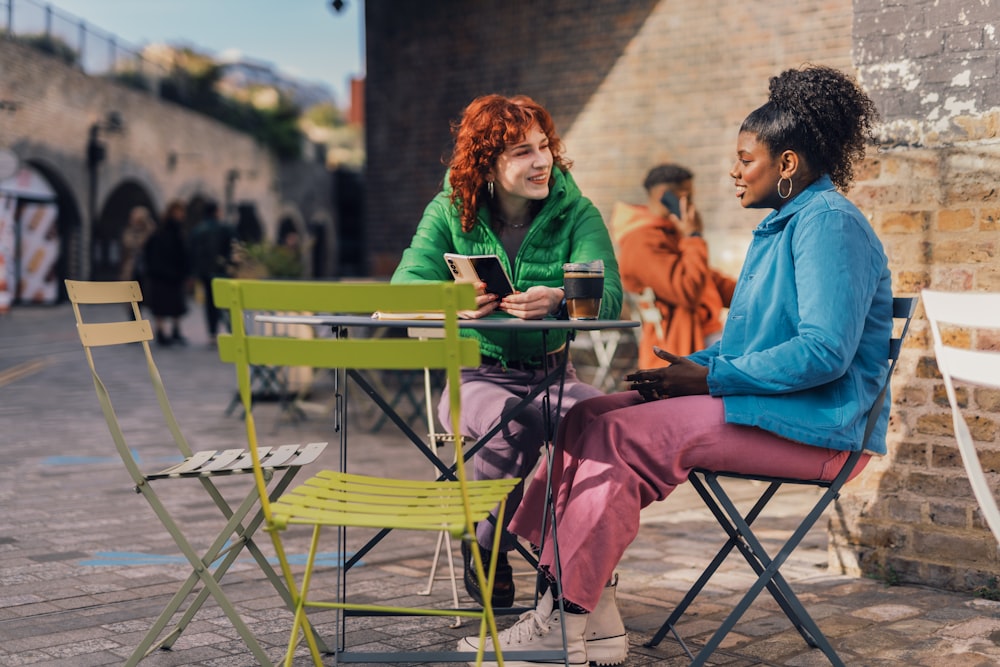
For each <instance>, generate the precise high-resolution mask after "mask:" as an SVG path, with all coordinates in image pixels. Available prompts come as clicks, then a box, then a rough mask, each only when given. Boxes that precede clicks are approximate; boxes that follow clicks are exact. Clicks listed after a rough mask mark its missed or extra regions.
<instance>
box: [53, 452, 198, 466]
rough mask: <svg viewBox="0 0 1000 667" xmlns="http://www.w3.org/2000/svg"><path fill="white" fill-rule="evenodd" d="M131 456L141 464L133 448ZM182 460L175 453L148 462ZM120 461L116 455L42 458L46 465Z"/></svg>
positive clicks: (162, 463) (104, 463) (98, 463)
mask: <svg viewBox="0 0 1000 667" xmlns="http://www.w3.org/2000/svg"><path fill="white" fill-rule="evenodd" d="M132 458H133V459H135V462H136V463H137V464H139V465H142V463H143V459H142V457H141V456H140V455H139V452H138V451H137V450H135V449H133V450H132ZM183 460H184V457H182V456H181V455H179V454H177V455H175V456H158V457H155V458H153V459H150V460H149V461H148V462H149V463H154V462H158V463H159V464H161V465H167V464H171V463H180V462H181V461H183ZM120 461H121V459H120V458H118V457H117V456H47V457H45V458H44V459H42V464H43V465H48V466H78V465H107V464H113V463H119V462H120Z"/></svg>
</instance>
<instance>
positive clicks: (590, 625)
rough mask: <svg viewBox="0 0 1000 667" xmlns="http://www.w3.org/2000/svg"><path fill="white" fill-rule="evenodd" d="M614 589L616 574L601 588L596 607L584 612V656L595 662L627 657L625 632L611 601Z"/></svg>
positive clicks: (618, 661) (616, 662) (616, 661)
mask: <svg viewBox="0 0 1000 667" xmlns="http://www.w3.org/2000/svg"><path fill="white" fill-rule="evenodd" d="M617 589H618V575H617V574H616V575H615V579H614V581H613V582H611V584H609V585H608V586H605V587H604V590H603V591H601V599H600V601H598V603H597V607H596V608H595V609H594V611H593V612H592V613H590V614H588V615H587V628H586V630H585V631H584V633H583V639H584V641H585V642H586V644H587V658H589V659H590V661H591V662H593V663H596V664H598V665H620V664H622V663H623V662H625V658H627V657H628V634H626V632H625V624H624V623H623V622H622V615H621V614H620V613H619V611H618V604H617V602H616V601H615V591H616V590H617Z"/></svg>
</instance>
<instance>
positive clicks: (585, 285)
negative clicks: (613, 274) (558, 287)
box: [563, 259, 604, 320]
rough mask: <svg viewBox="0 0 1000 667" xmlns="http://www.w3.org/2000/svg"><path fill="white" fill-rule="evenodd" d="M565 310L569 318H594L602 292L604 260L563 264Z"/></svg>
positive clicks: (597, 313)
mask: <svg viewBox="0 0 1000 667" xmlns="http://www.w3.org/2000/svg"><path fill="white" fill-rule="evenodd" d="M563 290H564V291H565V293H566V312H567V313H568V314H569V319H571V320H596V319H597V318H598V317H599V316H600V314H601V295H602V294H604V260H601V259H597V260H594V261H593V262H573V263H569V264H563Z"/></svg>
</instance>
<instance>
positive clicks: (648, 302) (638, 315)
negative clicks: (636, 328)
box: [625, 287, 667, 338]
mask: <svg viewBox="0 0 1000 667" xmlns="http://www.w3.org/2000/svg"><path fill="white" fill-rule="evenodd" d="M625 302H626V303H627V304H628V307H629V313H630V314H631V317H632V319H633V320H636V321H638V322H639V323H640V324H651V325H653V326H654V327H656V328H657V329H658V330H659V335H660V338H666V337H667V328H666V326H667V325H666V322H664V320H663V313H661V312H660V309H659V308H657V307H656V293H655V292H653V288H652V287H647V288H645V289H644V290H642V292H625ZM636 335H637V336H638V335H639V334H638V333H637V334H636Z"/></svg>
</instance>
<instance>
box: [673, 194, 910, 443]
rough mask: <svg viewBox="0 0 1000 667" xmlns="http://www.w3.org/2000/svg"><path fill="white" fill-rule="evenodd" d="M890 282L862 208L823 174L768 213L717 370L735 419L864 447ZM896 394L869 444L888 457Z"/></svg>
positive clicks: (884, 352)
mask: <svg viewBox="0 0 1000 667" xmlns="http://www.w3.org/2000/svg"><path fill="white" fill-rule="evenodd" d="M891 335H892V291H891V278H890V274H889V268H888V263H887V260H886V256H885V253H884V252H883V250H882V244H881V242H880V241H879V239H878V237H877V236H875V232H874V231H873V230H872V228H871V226H870V225H869V224H868V221H867V220H866V219H865V217H864V216H863V215H862V214H861V212H860V211H859V210H858V209H857V208H856V207H855V206H854V205H853V204H851V203H850V202H849V201H848V200H847V199H846V198H845V197H844V196H843V195H841V194H840V193H838V192H837V191H836V190H835V188H834V186H833V183H832V182H831V181H830V179H829V178H828V177H822V178H820V179H819V180H817V181H816V182H814V183H813V184H812V185H810V186H809V187H808V188H806V189H805V190H804V191H803V192H802V193H801V194H799V195H798V196H796V197H795V199H793V200H791V201H789V202H788V203H787V204H785V206H784V207H783V208H782V209H781V210H780V211H773V212H772V213H771V214H770V215H768V216H767V217H766V218H764V220H763V221H761V223H760V224H759V225H758V226H757V228H756V229H755V230H754V232H753V241H752V242H751V244H750V248H749V249H748V251H747V256H746V260H745V262H744V265H743V269H742V271H741V273H740V276H739V279H738V280H737V283H736V293H735V294H734V296H733V301H732V306H731V308H730V310H729V317H728V319H727V321H726V327H725V329H724V331H723V335H722V340H721V341H719V342H718V343H716V344H715V345H713V346H712V347H710V348H708V349H706V350H702V351H700V352H696V353H695V354H693V355H691V356H690V357H689V358H690V359H691V360H693V361H695V362H697V363H699V364H702V365H704V366H708V386H709V391H710V392H711V394H712V395H713V396H721V397H722V399H723V402H724V405H725V410H726V421H727V422H729V423H733V424H746V425H750V426H757V427H760V428H762V429H765V430H767V431H771V432H772V433H776V434H778V435H780V436H783V437H786V438H789V439H791V440H795V441H798V442H802V443H805V444H809V445H817V446H820V447H829V448H832V449H839V450H852V449H857V448H858V447H859V446H860V444H859V441H860V439H861V436H862V435H863V433H864V428H865V416H866V412H867V411H868V408H869V407H870V406H871V405H872V403H874V402H875V398H876V397H877V396H878V392H879V389H880V388H881V383H882V381H883V379H884V378H885V374H886V372H887V369H888V363H887V359H888V350H889V338H890V337H891ZM888 420H889V396H888V395H887V396H886V406H885V409H884V410H883V412H882V415H881V418H880V419H879V421H878V424H877V426H876V428H875V431H874V433H873V434H872V436H871V438H870V440H869V442H868V443H867V445H866V447H865V449H866V450H869V451H871V452H873V453H875V454H884V453H885V451H886V447H885V433H886V427H887V424H888Z"/></svg>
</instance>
